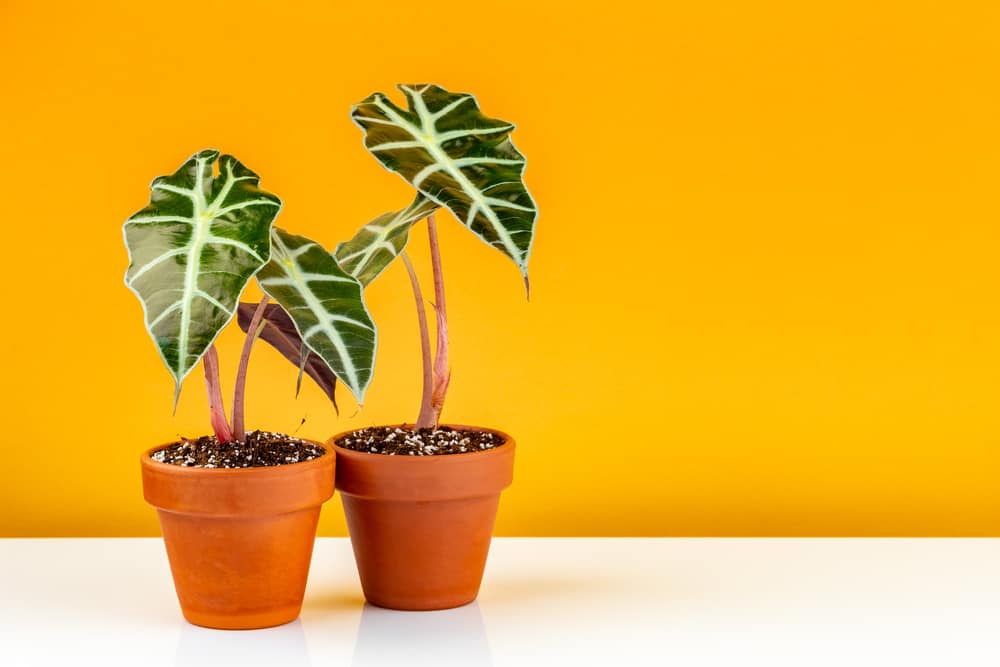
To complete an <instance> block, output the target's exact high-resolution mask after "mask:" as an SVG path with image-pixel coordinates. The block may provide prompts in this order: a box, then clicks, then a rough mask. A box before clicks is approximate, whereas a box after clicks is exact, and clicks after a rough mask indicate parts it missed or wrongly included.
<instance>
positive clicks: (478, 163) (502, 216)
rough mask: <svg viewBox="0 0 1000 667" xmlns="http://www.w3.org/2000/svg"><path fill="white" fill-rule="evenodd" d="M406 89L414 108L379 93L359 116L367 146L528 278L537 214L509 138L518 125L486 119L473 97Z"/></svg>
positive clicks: (521, 159)
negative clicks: (399, 103) (510, 261)
mask: <svg viewBox="0 0 1000 667" xmlns="http://www.w3.org/2000/svg"><path fill="white" fill-rule="evenodd" d="M399 89H400V90H402V91H403V93H404V94H405V95H406V99H407V102H408V106H409V109H408V110H407V109H402V108H400V107H398V106H396V105H395V104H393V103H392V102H391V101H390V100H389V98H388V97H386V96H385V95H384V94H382V93H375V94H374V95H371V96H370V97H368V98H367V99H365V100H364V101H362V102H361V103H359V104H358V105H356V106H355V107H354V109H353V110H352V111H351V117H352V118H353V119H354V122H355V123H357V124H358V126H359V127H361V129H362V130H364V131H365V146H366V147H367V148H368V150H369V151H370V152H371V153H372V154H373V155H374V156H375V157H376V158H377V159H378V161H379V162H381V163H382V165H383V166H384V167H385V168H386V169H388V170H389V171H393V172H396V173H398V174H399V175H401V176H402V177H403V178H405V179H406V180H407V181H408V182H409V183H410V184H411V185H413V187H415V188H417V190H419V191H420V192H421V193H422V194H423V195H425V196H426V197H427V198H428V199H430V200H431V201H433V202H434V203H436V204H439V205H441V206H444V207H446V208H448V210H450V211H451V212H452V213H453V214H454V215H455V217H456V218H458V220H459V222H461V223H462V224H463V225H465V226H466V227H468V228H469V229H470V230H471V231H472V232H473V233H474V234H476V236H478V237H479V238H481V239H482V240H483V241H485V242H486V243H488V244H489V245H491V246H493V247H495V248H497V249H498V250H500V251H501V252H503V253H504V254H505V255H507V256H508V257H510V258H511V259H512V260H514V263H515V264H517V266H518V268H520V269H521V273H522V274H524V275H525V276H527V274H528V258H529V256H530V254H531V244H532V239H533V237H534V227H535V218H536V217H537V209H536V207H535V202H534V201H533V200H532V198H531V195H530V194H529V193H528V190H527V188H526V187H525V185H524V182H523V181H522V179H521V174H522V173H523V171H524V165H525V160H524V156H523V155H521V153H519V152H518V150H517V149H516V148H515V147H514V144H513V143H512V142H511V140H510V137H509V134H510V131H511V130H513V129H514V125H513V124H511V123H508V122H506V121H502V120H497V119H494V118H488V117H486V116H484V115H483V114H482V113H481V112H480V111H479V105H478V104H477V102H476V98H475V97H473V96H472V95H469V94H464V93H461V94H459V93H450V92H448V91H447V90H445V89H444V88H441V87H439V86H435V85H432V84H420V85H401V86H399Z"/></svg>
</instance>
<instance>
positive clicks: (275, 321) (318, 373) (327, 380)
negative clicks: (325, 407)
mask: <svg viewBox="0 0 1000 667" xmlns="http://www.w3.org/2000/svg"><path fill="white" fill-rule="evenodd" d="M256 309H257V304H255V303H247V302H245V301H244V302H241V303H240V307H239V310H238V311H237V320H238V321H239V323H240V328H241V329H243V331H247V330H248V328H249V327H250V320H251V318H252V317H253V313H254V311H255V310H256ZM260 337H261V338H262V339H263V340H264V341H265V342H267V343H268V344H269V345H271V347H273V348H274V349H276V350H277V351H278V352H280V353H281V355H282V356H283V357H285V359H288V360H289V361H290V362H292V364H294V365H295V367H296V368H299V369H301V370H302V372H304V373H305V374H306V375H308V376H309V377H311V378H312V379H313V381H314V382H315V383H316V384H317V385H319V388H320V389H322V390H323V393H324V394H326V396H327V398H329V399H330V402H331V403H333V407H334V409H335V410H336V409H338V408H337V396H336V390H337V376H336V375H334V374H333V371H331V370H330V367H329V366H327V365H326V362H325V361H323V360H322V359H320V358H319V357H318V356H316V355H315V354H313V353H311V352H310V351H309V348H308V347H305V354H304V355H303V354H302V352H303V347H304V346H303V344H302V337H301V336H299V330H298V329H296V328H295V323H294V322H292V318H291V317H289V316H288V313H286V312H285V309H284V308H282V307H281V306H279V305H278V304H276V303H269V304H267V305H266V306H264V327H263V328H262V329H261V331H260ZM303 360H304V361H305V363H303Z"/></svg>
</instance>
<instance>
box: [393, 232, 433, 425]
mask: <svg viewBox="0 0 1000 667" xmlns="http://www.w3.org/2000/svg"><path fill="white" fill-rule="evenodd" d="M400 257H402V258H403V264H405V265H406V272H407V273H408V274H410V286H411V287H412V288H413V299H414V301H415V302H416V304H417V321H418V322H419V323H420V354H421V357H422V358H423V372H424V386H423V395H422V396H421V399H420V415H419V416H418V417H417V423H416V427H417V428H418V429H421V428H434V426H435V423H434V422H435V418H434V407H433V405H432V395H433V390H434V376H433V370H432V368H431V337H430V333H429V331H428V329H427V311H426V310H425V309H424V297H423V294H422V293H421V291H420V282H419V281H418V280H417V272H416V271H414V270H413V264H412V263H411V262H410V258H409V256H408V255H407V254H406V252H405V251H404V252H401V253H400Z"/></svg>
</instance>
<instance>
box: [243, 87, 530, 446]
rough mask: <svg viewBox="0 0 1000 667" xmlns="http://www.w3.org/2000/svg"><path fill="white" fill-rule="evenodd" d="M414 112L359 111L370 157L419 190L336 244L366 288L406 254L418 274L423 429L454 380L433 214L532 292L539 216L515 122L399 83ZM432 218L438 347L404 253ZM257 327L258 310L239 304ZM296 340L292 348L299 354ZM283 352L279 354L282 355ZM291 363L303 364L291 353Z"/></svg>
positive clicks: (452, 96)
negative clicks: (510, 269) (492, 253)
mask: <svg viewBox="0 0 1000 667" xmlns="http://www.w3.org/2000/svg"><path fill="white" fill-rule="evenodd" d="M399 89H400V90H401V91H402V92H403V94H404V95H405V97H406V101H407V108H406V109H404V108H402V107H399V106H397V105H396V104H394V103H393V102H392V101H391V100H390V99H389V98H388V97H387V96H386V95H384V94H383V93H375V94H373V95H371V96H369V97H368V98H366V99H365V100H363V101H362V102H360V103H359V104H357V105H356V106H355V107H354V109H353V110H352V112H351V117H352V118H353V120H354V122H355V123H356V124H357V125H358V126H359V127H360V128H361V129H362V130H363V131H364V133H365V135H364V143H365V146H366V147H367V148H368V150H369V152H371V154H372V155H373V156H374V157H375V158H376V159H377V160H378V161H379V162H380V163H381V164H382V166H384V167H385V168H386V169H388V170H389V171H391V172H394V173H397V174H399V175H400V176H402V177H403V178H404V179H405V180H406V181H407V182H408V183H410V184H411V185H412V186H413V187H414V188H416V190H417V195H416V199H415V200H414V201H413V203H411V204H410V205H409V206H408V207H406V208H405V209H403V210H401V211H396V212H392V213H385V214H382V215H380V216H378V217H377V218H375V219H374V220H372V221H371V222H369V223H368V224H367V225H365V226H364V227H362V228H361V229H360V230H359V231H358V232H357V234H355V236H354V238H352V239H351V240H349V241H347V242H345V243H341V244H340V245H339V246H337V249H336V251H335V252H334V256H335V257H336V259H337V262H339V264H340V266H341V267H342V268H343V269H344V270H345V271H346V272H347V273H349V274H350V275H352V276H353V277H355V278H357V279H358V280H359V281H360V282H361V283H362V284H363V285H368V284H369V283H370V282H371V281H373V280H374V279H375V278H377V277H378V276H379V275H381V273H382V272H383V271H384V270H385V268H386V267H387V266H388V265H389V264H390V263H392V261H393V260H395V259H396V257H399V256H402V258H403V262H404V263H405V264H406V268H407V271H408V273H409V276H410V280H411V284H412V288H413V292H414V297H415V300H416V304H417V315H418V321H419V323H420V335H421V336H420V337H421V351H422V356H423V367H424V373H423V377H424V382H423V396H422V399H421V408H420V414H419V416H418V418H417V421H416V427H417V428H433V427H435V426H436V425H437V423H438V419H439V417H440V414H441V409H442V407H443V405H444V399H445V394H446V391H447V388H448V382H449V379H450V370H449V366H448V317H447V309H446V306H445V292H444V277H443V273H442V269H441V252H440V243H439V241H438V234H437V226H436V222H435V218H434V213H435V211H436V210H437V209H439V208H445V209H447V210H448V211H449V212H451V213H452V215H454V216H455V218H456V219H457V220H458V221H459V222H460V223H461V224H462V225H463V226H464V227H466V228H467V229H468V230H469V231H471V232H472V233H473V234H475V235H476V236H477V237H478V238H480V239H481V240H482V241H483V242H485V243H486V244H487V245H490V246H492V247H494V248H496V249H497V250H499V251H500V252H502V253H503V254H504V255H506V256H507V257H508V258H510V259H511V260H512V261H513V262H514V264H515V265H516V266H517V267H518V269H519V270H520V271H521V274H522V276H523V277H524V283H525V288H526V289H527V288H528V259H529V258H530V256H531V247H532V242H533V240H534V229H535V220H536V218H537V216H538V211H537V208H536V206H535V202H534V200H533V199H532V198H531V195H530V194H529V193H528V190H527V188H526V187H525V185H524V181H523V179H522V175H523V172H524V167H525V159H524V156H523V155H521V153H520V152H518V150H517V149H516V148H515V147H514V144H513V143H512V142H511V140H510V132H511V131H512V130H513V129H514V125H513V124H512V123H509V122H507V121H503V120H497V119H495V118H489V117H487V116H485V115H484V114H483V113H482V112H481V111H480V110H479V105H478V103H477V102H476V99H475V97H473V96H472V95H470V94H467V93H451V92H449V91H447V90H445V89H444V88H441V87H440V86H436V85H432V84H421V85H401V86H399ZM425 218H426V220H427V230H428V236H429V239H430V253H431V266H432V270H433V275H434V303H433V305H434V309H435V314H436V320H437V344H436V349H435V353H434V355H433V360H432V355H431V344H430V335H429V326H428V323H427V315H426V313H425V310H424V302H423V296H422V293H421V290H420V284H419V282H418V280H417V276H416V273H415V272H414V271H413V267H412V266H411V264H410V262H409V259H408V258H407V256H406V253H405V247H406V244H407V241H408V240H409V233H410V229H411V227H412V226H413V225H414V224H416V223H417V222H419V221H420V220H422V219H425ZM241 308H243V309H244V310H245V315H244V317H243V319H244V321H247V322H248V321H249V319H248V318H249V313H250V311H251V310H252V308H253V306H252V305H250V304H245V305H243V306H241ZM295 347H296V345H295V341H287V340H286V341H284V349H285V350H294V349H295ZM279 349H280V348H279ZM285 356H286V357H289V359H291V360H292V362H293V363H300V361H301V357H294V356H293V355H290V354H288V353H287V352H286V353H285Z"/></svg>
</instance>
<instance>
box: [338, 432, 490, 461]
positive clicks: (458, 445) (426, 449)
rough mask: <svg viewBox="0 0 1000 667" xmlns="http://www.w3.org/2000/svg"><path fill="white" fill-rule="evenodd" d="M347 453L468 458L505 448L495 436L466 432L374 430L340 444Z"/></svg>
mask: <svg viewBox="0 0 1000 667" xmlns="http://www.w3.org/2000/svg"><path fill="white" fill-rule="evenodd" d="M336 442H337V444H338V445H340V446H341V447H344V448H345V449H353V450H354V451H357V452H369V453H372V454H386V455H388V456H396V455H400V456H441V455H442V454H467V453H469V452H481V451H484V450H487V449H493V448H494V447H499V446H500V445H502V444H504V442H505V441H504V439H503V438H501V437H500V436H499V435H496V434H495V433H489V432H484V431H466V430H458V429H452V428H449V427H447V426H441V427H438V428H437V429H430V428H422V429H420V430H414V429H412V428H393V427H391V426H373V427H372V428H363V429H360V430H357V431H354V432H353V433H349V434H348V435H345V436H344V437H342V438H340V439H339V440H337V441H336Z"/></svg>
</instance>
